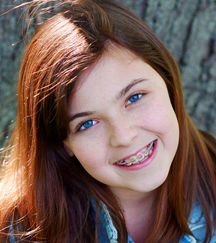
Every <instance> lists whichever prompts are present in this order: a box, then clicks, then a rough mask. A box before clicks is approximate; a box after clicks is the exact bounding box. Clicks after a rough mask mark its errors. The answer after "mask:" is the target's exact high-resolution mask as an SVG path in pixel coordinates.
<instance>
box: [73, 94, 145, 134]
mask: <svg viewBox="0 0 216 243" xmlns="http://www.w3.org/2000/svg"><path fill="white" fill-rule="evenodd" d="M144 95H145V94H144V93H135V94H132V95H131V96H129V97H128V99H127V103H128V101H129V99H131V98H132V97H134V96H137V99H136V100H134V101H130V103H129V104H127V103H126V106H128V105H130V104H133V103H136V102H138V101H139V100H140V99H141V98H142V97H143V96H144ZM87 122H92V123H94V124H92V125H91V126H89V127H86V128H85V129H82V126H84V125H85V124H86V123H87ZM96 123H97V121H95V120H91V119H90V120H86V121H83V122H81V123H79V124H78V126H77V129H76V131H77V132H79V131H85V130H88V129H89V128H91V127H92V126H93V125H95V124H96Z"/></svg>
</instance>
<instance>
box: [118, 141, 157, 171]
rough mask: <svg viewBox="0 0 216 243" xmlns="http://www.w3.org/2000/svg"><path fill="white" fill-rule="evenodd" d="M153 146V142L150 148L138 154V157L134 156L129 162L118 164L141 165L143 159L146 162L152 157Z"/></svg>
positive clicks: (119, 163)
mask: <svg viewBox="0 0 216 243" xmlns="http://www.w3.org/2000/svg"><path fill="white" fill-rule="evenodd" d="M153 145H154V142H151V144H150V145H149V147H148V148H147V149H146V150H145V151H143V152H142V153H141V152H139V153H138V154H137V156H132V157H131V158H130V161H128V160H124V161H119V162H117V164H118V165H127V166H130V165H132V164H137V163H139V162H140V161H141V160H143V159H144V160H146V159H147V158H148V157H149V156H150V155H151V153H152V151H151V149H152V147H153ZM137 157H138V158H137Z"/></svg>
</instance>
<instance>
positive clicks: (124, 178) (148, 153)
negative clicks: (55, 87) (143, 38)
mask: <svg viewBox="0 0 216 243" xmlns="http://www.w3.org/2000/svg"><path fill="white" fill-rule="evenodd" d="M68 115H69V118H70V134H69V135H68V137H67V139H66V140H65V141H64V142H65V145H66V147H67V148H69V150H70V151H71V152H72V154H74V155H75V156H76V157H77V159H78V160H79V161H80V163H81V164H82V166H83V167H84V169H85V170H86V171H87V172H88V173H89V174H90V175H91V176H92V177H94V178H95V179H96V180H98V181H100V182H102V183H104V184H106V185H108V186H109V188H110V189H111V190H112V191H113V192H114V193H115V194H117V195H118V194H120V193H125V192H127V193H130V192H131V193H134V192H142V193H145V192H151V191H153V190H155V189H156V188H158V187H159V186H160V185H161V184H162V183H163V182H164V181H165V179H166V178H167V175H168V172H169V169H170V166H171V164H172V161H173V158H174V156H175V153H176V150H177V146H178V141H179V126H178V122H177V118H176V115H175V113H174V111H173V108H172V105H171V103H170V99H169V95H168V91H167V88H166V85H165V82H164V80H163V79H162V78H161V76H160V75H159V74H158V73H157V72H156V71H155V70H154V69H153V68H152V67H151V66H149V65H148V64H146V63H145V62H144V61H143V60H142V59H140V58H139V57H137V56H135V55H134V54H133V53H132V52H130V51H128V50H127V49H125V48H123V47H118V48H114V50H110V51H109V52H108V51H107V52H105V53H104V54H103V55H102V57H101V58H100V59H99V61H98V62H97V63H96V64H94V65H93V66H92V67H91V68H90V69H88V70H86V71H85V72H84V73H83V75H82V76H81V78H80V80H79V86H78V87H77V89H76V92H75V93H73V95H71V98H70V100H69V106H68Z"/></svg>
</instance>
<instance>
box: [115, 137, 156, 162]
mask: <svg viewBox="0 0 216 243" xmlns="http://www.w3.org/2000/svg"><path fill="white" fill-rule="evenodd" d="M152 142H153V141H152ZM150 143H151V142H150ZM150 143H148V144H147V145H146V146H145V147H142V148H141V149H139V150H138V151H137V152H136V153H133V154H130V155H128V156H127V157H124V158H122V159H120V160H118V161H116V162H115V163H117V162H119V161H122V160H126V159H129V158H130V157H132V156H136V155H137V154H138V153H139V152H141V151H142V150H143V149H145V150H146V149H147V147H148V145H149V144H150Z"/></svg>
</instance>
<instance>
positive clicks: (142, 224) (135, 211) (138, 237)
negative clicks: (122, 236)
mask: <svg viewBox="0 0 216 243" xmlns="http://www.w3.org/2000/svg"><path fill="white" fill-rule="evenodd" d="M113 193H114V194H115V195H116V196H117V198H118V200H119V202H120V206H121V208H122V210H123V213H124V217H125V222H126V226H127V230H128V232H129V234H130V236H131V237H132V239H133V240H134V241H135V242H136V243H140V242H142V243H143V242H145V241H146V239H147V238H148V236H149V232H150V229H151V225H152V221H153V216H154V205H155V200H156V196H157V191H156V190H155V191H152V192H149V193H137V192H128V191H126V192H122V193H119V192H118V193H117V194H116V193H115V191H113Z"/></svg>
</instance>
